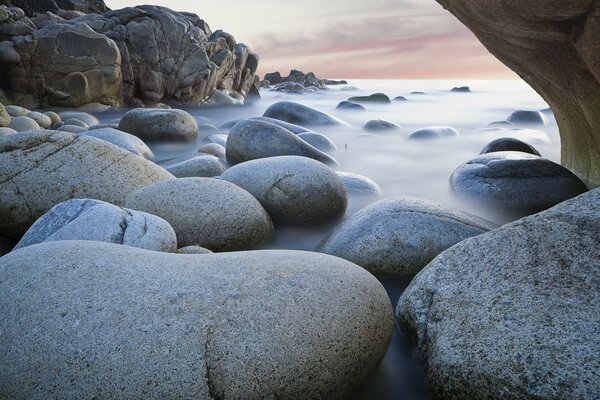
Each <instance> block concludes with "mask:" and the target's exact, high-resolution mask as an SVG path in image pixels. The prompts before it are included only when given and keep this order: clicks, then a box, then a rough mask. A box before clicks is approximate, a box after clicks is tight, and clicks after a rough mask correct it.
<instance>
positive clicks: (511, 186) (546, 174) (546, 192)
mask: <svg viewBox="0 0 600 400" xmlns="http://www.w3.org/2000/svg"><path fill="white" fill-rule="evenodd" d="M450 185H451V188H452V190H453V191H454V193H456V194H457V195H459V196H461V197H464V198H467V199H472V200H474V201H476V202H478V203H480V204H482V205H485V206H490V207H493V208H496V209H498V210H502V211H505V212H507V213H508V214H512V215H515V216H516V217H522V216H525V215H529V214H533V213H536V212H539V211H543V210H545V209H547V208H550V207H552V206H555V205H556V204H558V203H561V202H563V201H565V200H568V199H570V198H573V197H575V196H578V195H580V194H582V193H584V192H586V191H587V188H586V186H585V184H584V183H583V182H582V181H581V180H580V179H579V178H578V177H577V176H576V175H575V174H573V173H572V172H571V171H569V170H568V169H566V168H564V167H563V166H561V165H559V164H556V163H554V162H552V161H550V160H548V159H546V158H543V157H539V156H536V155H533V154H528V153H523V152H520V151H500V152H493V153H487V154H483V155H480V156H478V157H475V158H474V159H472V160H470V161H468V162H466V163H465V164H463V165H461V166H459V167H458V168H457V169H456V170H455V171H454V173H453V174H452V176H451V177H450Z"/></svg>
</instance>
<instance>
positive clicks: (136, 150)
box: [81, 128, 154, 160]
mask: <svg viewBox="0 0 600 400" xmlns="http://www.w3.org/2000/svg"><path fill="white" fill-rule="evenodd" d="M81 135H84V136H90V137H95V138H97V139H102V140H106V141H107V142H110V143H112V144H114V145H117V146H119V147H120V148H122V149H125V150H127V151H129V152H131V153H133V154H137V155H138V156H142V157H144V158H147V159H148V160H152V159H153V158H154V154H153V153H152V150H150V148H149V147H148V146H147V145H146V143H144V142H143V141H142V140H141V139H140V138H138V137H137V136H134V135H131V134H129V133H127V132H123V131H120V130H118V129H114V128H100V129H92V130H89V131H85V132H82V133H81Z"/></svg>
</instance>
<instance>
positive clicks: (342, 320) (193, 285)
mask: <svg viewBox="0 0 600 400" xmlns="http://www.w3.org/2000/svg"><path fill="white" fill-rule="evenodd" d="M0 313H1V315H2V318H0V332H2V345H3V347H2V352H0V396H2V397H6V398H40V399H42V398H94V397H96V398H100V397H102V398H130V399H131V398H140V397H144V398H170V399H175V398H178V399H210V398H213V399H217V398H220V399H261V398H281V399H291V398H294V399H317V398H321V399H345V398H348V397H350V396H351V395H352V394H353V393H355V391H356V390H357V389H358V388H359V387H360V385H361V383H362V382H363V381H364V380H365V379H366V378H367V377H368V376H369V374H371V373H372V372H373V371H374V370H375V368H376V367H377V365H378V364H379V362H380V361H381V360H382V358H383V356H384V354H385V352H386V350H387V347H388V344H389V343H390V339H391V334H392V319H393V318H392V310H391V307H390V303H389V298H388V296H387V294H386V292H385V290H384V289H383V287H382V286H381V284H379V282H378V281H377V280H376V279H375V278H373V276H371V275H370V274H369V273H367V272H366V271H365V270H363V269H362V268H360V267H358V266H356V265H353V264H352V263H349V262H347V261H344V260H341V259H339V258H335V257H330V256H325V255H322V254H315V253H309V252H298V251H257V252H247V253H226V254H201V255H182V254H168V253H157V252H150V251H147V250H142V249H136V248H129V247H126V246H119V245H114V244H109V243H100V242H85V241H63V242H49V243H42V244H38V245H34V246H30V247H26V248H23V249H19V250H17V251H14V252H12V253H10V254H9V255H7V256H5V257H2V258H1V259H0Z"/></svg>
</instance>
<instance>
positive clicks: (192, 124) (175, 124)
mask: <svg viewBox="0 0 600 400" xmlns="http://www.w3.org/2000/svg"><path fill="white" fill-rule="evenodd" d="M119 129H120V130H122V131H125V132H127V133H131V134H132V135H135V136H137V137H139V138H140V139H142V140H148V141H162V140H175V141H192V140H196V139H197V138H198V124H197V123H196V120H195V119H194V117H192V116H191V115H190V114H188V113H187V112H185V111H183V110H166V109H162V108H151V109H148V108H136V109H133V110H130V111H128V112H127V113H126V114H125V115H124V116H123V118H121V121H120V122H119Z"/></svg>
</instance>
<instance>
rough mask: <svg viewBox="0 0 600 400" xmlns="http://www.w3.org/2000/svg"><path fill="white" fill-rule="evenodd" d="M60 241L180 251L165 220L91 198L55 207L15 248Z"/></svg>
mask: <svg viewBox="0 0 600 400" xmlns="http://www.w3.org/2000/svg"><path fill="white" fill-rule="evenodd" d="M58 240H92V241H97V242H109V243H116V244H123V245H126V246H132V247H139V248H142V249H146V250H155V251H163V252H171V253H173V252H176V251H177V237H176V236H175V231H174V230H173V228H172V227H171V225H169V223H168V222H167V221H165V220H164V219H162V218H159V217H157V216H155V215H151V214H148V213H145V212H141V211H134V210H129V209H127V208H121V207H117V206H114V205H112V204H110V203H106V202H104V201H99V200H92V199H73V200H67V201H65V202H63V203H60V204H58V205H56V206H54V207H52V209H51V210H50V211H48V212H47V213H46V214H44V215H43V216H42V217H41V218H40V219H38V220H37V221H36V222H35V223H34V224H33V225H32V226H31V228H29V230H28V231H27V232H26V233H25V235H24V236H23V238H21V240H20V241H19V243H17V245H16V247H15V250H16V249H19V248H21V247H27V246H31V245H33V244H37V243H41V242H50V241H58Z"/></svg>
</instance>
